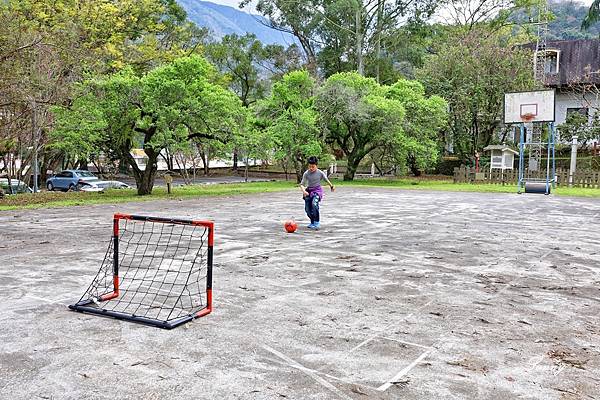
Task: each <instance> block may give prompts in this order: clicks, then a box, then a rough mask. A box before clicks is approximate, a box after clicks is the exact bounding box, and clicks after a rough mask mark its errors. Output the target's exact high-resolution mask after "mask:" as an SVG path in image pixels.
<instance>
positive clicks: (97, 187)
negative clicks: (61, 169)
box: [76, 181, 131, 192]
mask: <svg viewBox="0 0 600 400" xmlns="http://www.w3.org/2000/svg"><path fill="white" fill-rule="evenodd" d="M105 189H131V186H129V185H128V184H126V183H123V182H121V181H88V182H85V181H82V182H79V183H78V184H77V188H76V190H81V191H82V192H102V191H104V190H105Z"/></svg>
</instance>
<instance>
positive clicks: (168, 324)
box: [69, 214, 214, 329]
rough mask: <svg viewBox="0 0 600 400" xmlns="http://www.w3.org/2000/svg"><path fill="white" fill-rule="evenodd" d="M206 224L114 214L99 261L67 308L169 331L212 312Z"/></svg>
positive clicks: (211, 229)
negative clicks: (95, 271)
mask: <svg viewBox="0 0 600 400" xmlns="http://www.w3.org/2000/svg"><path fill="white" fill-rule="evenodd" d="M213 233H214V227H213V223H212V222H208V221H190V220H181V219H170V218H158V217H143V216H138V215H125V214H115V215H114V219H113V237H112V240H111V242H110V245H109V246H108V250H107V252H106V255H105V256H104V261H103V262H102V265H101V267H100V270H99V271H98V274H97V275H96V277H95V278H94V280H93V282H92V284H91V285H90V286H89V287H88V289H87V290H86V291H85V293H84V294H83V296H82V297H81V299H80V300H79V301H78V302H77V303H76V304H73V305H70V306H69V308H70V309H72V310H75V311H80V312H85V313H92V314H99V315H103V316H107V317H113V318H118V319H124V320H129V321H134V322H139V323H143V324H148V325H153V326H157V327H161V328H166V329H172V328H175V327H176V326H179V325H181V324H183V323H185V322H188V321H191V320H192V319H194V318H198V317H202V316H204V315H206V314H208V313H210V312H211V310H212V261H213V260H212V259H213Z"/></svg>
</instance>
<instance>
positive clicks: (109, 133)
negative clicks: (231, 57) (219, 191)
mask: <svg viewBox="0 0 600 400" xmlns="http://www.w3.org/2000/svg"><path fill="white" fill-rule="evenodd" d="M79 93H80V96H79V97H77V98H76V100H75V101H74V102H73V105H72V106H71V107H70V108H59V109H57V110H56V115H57V120H58V123H57V129H56V130H55V131H54V132H53V135H54V137H55V139H56V141H57V146H59V147H61V148H62V149H63V150H65V151H73V149H78V151H87V152H89V151H92V150H93V149H94V148H97V149H100V150H101V151H103V152H104V153H105V154H108V155H111V156H112V157H114V158H117V159H121V160H126V161H127V163H128V164H129V166H130V167H131V168H132V170H133V173H134V176H135V178H136V182H137V186H138V193H139V194H149V193H151V191H152V187H153V184H154V176H155V173H156V160H157V158H158V156H159V154H160V152H161V151H162V150H163V149H165V148H176V147H177V146H178V145H180V144H182V143H185V142H186V141H187V140H192V139H194V140H196V139H210V140H216V141H219V142H222V143H227V142H229V141H233V138H234V136H235V135H236V134H237V133H238V132H239V127H240V126H244V123H245V117H246V114H245V111H244V110H245V109H244V108H243V107H242V106H241V103H240V101H239V99H238V98H237V97H236V96H235V95H234V94H233V93H231V92H230V91H228V90H227V89H226V88H223V87H222V86H221V85H220V77H219V75H218V74H217V72H216V70H215V69H214V67H212V66H211V65H210V64H209V63H208V62H207V61H206V60H204V59H203V58H201V57H199V56H191V57H185V58H180V59H177V60H176V61H174V62H173V63H170V64H167V65H165V66H162V67H158V68H156V69H154V70H152V71H150V72H148V73H147V74H145V75H143V76H141V77H139V76H137V75H135V74H134V73H133V72H132V71H131V70H129V69H126V70H123V71H121V72H119V73H116V74H113V75H110V76H108V77H107V78H101V79H94V80H91V81H88V82H86V83H85V84H83V85H81V86H80V88H79ZM83 119H86V120H87V121H88V122H87V123H86V124H84V125H81V124H79V123H78V121H81V120H83ZM85 142H89V143H91V145H89V146H86V145H85ZM138 145H141V147H142V148H143V149H144V151H145V153H146V156H147V157H148V162H147V166H146V169H145V170H141V169H140V168H139V167H138V165H137V163H136V162H135V159H134V158H133V156H132V155H131V153H130V151H131V150H132V149H133V148H135V147H137V146H138ZM84 155H85V154H84Z"/></svg>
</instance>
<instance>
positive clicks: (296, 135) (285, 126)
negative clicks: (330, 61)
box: [257, 71, 323, 182]
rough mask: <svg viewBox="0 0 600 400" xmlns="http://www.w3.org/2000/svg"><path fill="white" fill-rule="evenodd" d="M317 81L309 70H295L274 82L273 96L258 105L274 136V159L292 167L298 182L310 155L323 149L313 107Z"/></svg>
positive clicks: (264, 123)
mask: <svg viewBox="0 0 600 400" xmlns="http://www.w3.org/2000/svg"><path fill="white" fill-rule="evenodd" d="M314 89H315V81H314V80H313V79H312V78H311V77H310V75H309V74H308V72H307V71H294V72H290V73H288V74H286V75H284V76H283V78H282V80H281V81H279V82H277V83H275V85H274V86H273V92H272V94H271V96H270V97H268V98H267V99H265V100H264V101H262V102H260V104H259V105H258V107H257V113H258V116H259V119H260V121H259V124H261V125H262V126H263V127H264V129H265V130H266V132H268V134H269V136H270V137H271V138H272V142H273V144H274V150H275V154H274V156H275V159H276V160H278V161H279V162H280V163H281V164H282V165H283V166H284V168H287V167H292V168H293V169H294V170H295V172H296V178H297V179H298V182H300V179H301V177H302V173H303V170H304V167H305V164H306V159H307V158H308V157H309V156H311V155H316V156H320V155H321V153H322V152H323V147H322V144H321V141H320V140H319V138H318V129H317V112H316V110H315V109H314V107H313V94H314Z"/></svg>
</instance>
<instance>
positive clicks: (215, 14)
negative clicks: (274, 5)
mask: <svg viewBox="0 0 600 400" xmlns="http://www.w3.org/2000/svg"><path fill="white" fill-rule="evenodd" d="M177 2H178V3H179V4H180V5H181V6H182V7H183V8H184V9H185V11H186V12H187V13H188V18H189V19H190V20H191V21H193V22H195V23H196V24H197V25H198V26H202V27H206V28H209V29H210V30H211V32H212V33H213V35H214V38H215V39H220V38H222V37H223V36H225V35H229V34H232V33H235V34H237V35H244V34H246V32H249V33H253V34H255V35H256V37H257V38H258V39H259V40H260V41H261V42H263V43H266V44H281V45H283V46H285V47H287V46H289V45H290V44H292V43H293V42H294V37H293V36H292V35H290V34H287V33H284V32H280V31H276V30H274V29H271V28H269V27H268V26H265V25H264V24H262V23H261V22H260V21H263V22H266V20H265V19H264V18H263V17H261V16H259V15H251V14H248V13H246V12H244V11H242V10H239V9H236V8H233V7H229V6H224V5H220V4H214V3H211V2H208V1H199V0H177Z"/></svg>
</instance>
